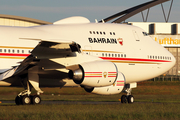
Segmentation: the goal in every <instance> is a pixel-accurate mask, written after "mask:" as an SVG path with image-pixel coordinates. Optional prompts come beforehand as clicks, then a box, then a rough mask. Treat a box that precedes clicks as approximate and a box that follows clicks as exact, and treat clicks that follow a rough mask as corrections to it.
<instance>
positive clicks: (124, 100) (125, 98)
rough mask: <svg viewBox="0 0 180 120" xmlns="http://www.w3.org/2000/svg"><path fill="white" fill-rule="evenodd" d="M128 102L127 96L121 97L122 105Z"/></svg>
mask: <svg viewBox="0 0 180 120" xmlns="http://www.w3.org/2000/svg"><path fill="white" fill-rule="evenodd" d="M127 102H128V100H127V96H126V95H122V96H121V103H127Z"/></svg>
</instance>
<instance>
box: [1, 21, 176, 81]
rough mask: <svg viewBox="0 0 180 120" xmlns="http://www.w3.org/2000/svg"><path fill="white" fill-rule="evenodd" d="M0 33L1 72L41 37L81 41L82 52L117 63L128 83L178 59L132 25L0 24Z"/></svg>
mask: <svg viewBox="0 0 180 120" xmlns="http://www.w3.org/2000/svg"><path fill="white" fill-rule="evenodd" d="M0 33H1V34H0V72H1V73H2V72H4V71H5V70H7V69H10V68H11V67H12V66H17V65H18V64H20V62H21V61H23V59H25V57H27V56H28V55H29V54H30V53H29V51H31V50H33V48H35V47H36V46H37V44H38V43H39V42H40V41H41V40H44V41H46V40H47V41H52V42H58V40H59V41H60V40H64V41H74V42H76V43H78V44H79V45H80V46H81V51H82V53H80V54H88V55H91V56H96V57H99V58H101V59H104V60H108V61H111V62H113V63H114V64H116V66H117V69H118V71H120V72H122V73H123V74H124V76H125V78H126V83H133V82H139V81H144V80H147V79H151V78H153V77H156V76H159V75H161V74H163V73H165V72H166V71H167V70H169V69H170V68H172V67H173V66H174V64H175V61H176V60H175V58H174V57H173V55H172V54H171V53H170V52H169V51H167V50H166V49H165V48H163V47H162V46H161V45H159V44H158V43H156V42H155V41H154V40H153V39H152V38H151V37H149V36H148V35H146V34H145V32H144V31H143V30H142V29H140V28H138V27H135V26H131V25H123V24H107V23H84V24H60V25H44V26H37V27H28V28H23V27H0ZM22 38H29V39H34V40H27V39H22ZM35 39H36V40H35ZM18 50H19V51H18ZM42 52H43V51H42ZM77 54H79V53H77ZM79 63H81V61H79Z"/></svg>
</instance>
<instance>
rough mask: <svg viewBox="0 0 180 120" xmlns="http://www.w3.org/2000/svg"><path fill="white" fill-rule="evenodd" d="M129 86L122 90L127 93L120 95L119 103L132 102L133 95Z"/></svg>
mask: <svg viewBox="0 0 180 120" xmlns="http://www.w3.org/2000/svg"><path fill="white" fill-rule="evenodd" d="M131 91H132V89H131V88H127V89H126V90H125V91H124V92H126V93H127V95H122V96H121V103H133V102H134V97H133V96H132V95H131Z"/></svg>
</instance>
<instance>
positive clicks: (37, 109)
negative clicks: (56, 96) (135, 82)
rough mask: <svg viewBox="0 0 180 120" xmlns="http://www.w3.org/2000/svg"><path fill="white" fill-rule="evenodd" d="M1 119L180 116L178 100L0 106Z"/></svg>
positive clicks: (148, 119) (146, 119) (140, 119)
mask: <svg viewBox="0 0 180 120" xmlns="http://www.w3.org/2000/svg"><path fill="white" fill-rule="evenodd" d="M0 108H1V111H0V118H1V119H12V120H13V119H23V120H25V119H26V120H32V119H38V120H44V119H46V120H50V119H51V120H52V119H62V120H79V119H81V120H92V119H95V120H96V119H98V120H105V119H108V120H120V119H126V120H132V119H136V120H151V119H156V120H158V119H161V120H162V119H168V120H171V119H172V120H174V119H180V112H179V111H180V104H172V103H169V104H159V103H135V104H110V105H107V104H100V105H82V104H77V105H31V106H0Z"/></svg>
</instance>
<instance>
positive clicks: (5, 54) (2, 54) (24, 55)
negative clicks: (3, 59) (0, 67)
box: [0, 53, 30, 57]
mask: <svg viewBox="0 0 180 120" xmlns="http://www.w3.org/2000/svg"><path fill="white" fill-rule="evenodd" d="M29 55H30V54H17V53H0V56H11V57H17V56H21V57H27V56H29Z"/></svg>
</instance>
